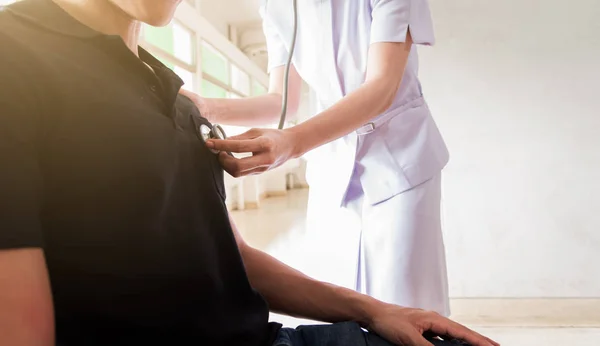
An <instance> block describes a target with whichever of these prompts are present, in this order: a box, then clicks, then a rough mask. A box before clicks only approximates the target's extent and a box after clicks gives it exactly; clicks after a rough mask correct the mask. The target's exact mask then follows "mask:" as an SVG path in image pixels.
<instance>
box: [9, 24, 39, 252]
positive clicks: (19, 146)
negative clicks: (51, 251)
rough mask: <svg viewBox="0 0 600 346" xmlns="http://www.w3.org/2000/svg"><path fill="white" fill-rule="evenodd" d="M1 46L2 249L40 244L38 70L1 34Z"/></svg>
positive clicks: (12, 42) (20, 50)
mask: <svg viewBox="0 0 600 346" xmlns="http://www.w3.org/2000/svg"><path fill="white" fill-rule="evenodd" d="M0 45H1V46H2V54H0V163H1V165H2V168H0V250H2V249H12V248H24V247H42V234H41V226H40V219H39V214H40V190H41V185H40V184H41V174H40V168H39V165H38V157H37V150H36V148H37V146H36V132H37V130H36V129H37V122H38V121H37V120H36V119H37V116H38V114H39V112H38V105H39V102H38V101H37V100H36V96H35V94H36V92H35V91H34V90H35V87H33V85H34V84H35V78H36V76H34V75H33V74H34V72H32V70H36V69H35V68H32V67H31V65H30V64H31V63H32V62H33V61H32V60H33V59H27V56H26V54H25V53H24V51H25V50H24V49H20V46H19V45H18V44H15V42H14V41H13V40H12V39H10V38H8V37H6V36H5V34H4V33H3V32H0ZM27 66H29V68H28V67H27ZM37 78H39V76H37Z"/></svg>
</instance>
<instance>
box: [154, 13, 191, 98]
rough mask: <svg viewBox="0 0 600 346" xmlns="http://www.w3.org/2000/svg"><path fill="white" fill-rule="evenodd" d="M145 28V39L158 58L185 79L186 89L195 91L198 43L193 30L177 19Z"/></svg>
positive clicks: (184, 86)
mask: <svg viewBox="0 0 600 346" xmlns="http://www.w3.org/2000/svg"><path fill="white" fill-rule="evenodd" d="M143 30H144V32H143V39H144V41H145V42H146V43H148V44H149V45H150V46H151V47H149V49H150V50H151V51H153V54H154V55H155V56H156V57H157V59H158V60H160V62H162V63H163V64H165V66H167V67H168V68H170V69H171V70H173V71H174V72H175V73H176V74H177V75H178V76H179V78H181V79H182V80H183V82H184V85H183V88H184V89H187V90H190V91H194V90H195V83H194V77H195V75H196V71H195V69H196V68H195V59H194V55H195V54H194V51H195V49H196V45H195V39H194V34H193V32H192V31H190V30H188V29H187V28H185V27H184V26H182V25H181V24H179V23H178V22H177V21H176V20H174V21H172V22H171V23H170V24H169V25H167V26H165V27H161V28H156V27H153V26H149V25H144V29H143Z"/></svg>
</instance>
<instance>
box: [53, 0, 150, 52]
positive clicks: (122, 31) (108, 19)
mask: <svg viewBox="0 0 600 346" xmlns="http://www.w3.org/2000/svg"><path fill="white" fill-rule="evenodd" d="M53 1H54V2H55V3H56V4H57V5H58V6H60V7H61V8H62V9H63V10H65V11H66V12H67V13H68V14H70V15H71V16H73V18H75V19H77V20H78V21H80V22H81V23H83V24H85V25H87V26H88V27H90V28H92V29H94V30H96V31H98V32H100V33H103V34H105V35H118V36H121V38H122V39H123V41H124V42H125V44H126V45H127V47H129V49H130V50H131V51H132V52H133V53H134V54H135V55H138V48H137V46H138V39H139V34H140V27H141V23H140V22H139V21H137V20H135V19H133V18H131V17H130V16H129V15H128V14H127V13H125V12H123V10H121V9H120V8H119V7H117V6H116V5H114V4H113V3H112V2H110V1H107V0H53Z"/></svg>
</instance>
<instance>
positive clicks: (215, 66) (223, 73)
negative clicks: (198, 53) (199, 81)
mask: <svg viewBox="0 0 600 346" xmlns="http://www.w3.org/2000/svg"><path fill="white" fill-rule="evenodd" d="M228 65H229V63H228V61H227V59H226V58H225V57H224V56H223V54H221V53H219V52H218V51H217V50H216V49H215V48H213V47H212V46H211V45H209V44H208V43H206V42H202V72H204V73H206V74H209V75H211V76H212V77H214V78H216V79H218V80H220V81H221V82H223V83H226V84H227V85H229V67H228Z"/></svg>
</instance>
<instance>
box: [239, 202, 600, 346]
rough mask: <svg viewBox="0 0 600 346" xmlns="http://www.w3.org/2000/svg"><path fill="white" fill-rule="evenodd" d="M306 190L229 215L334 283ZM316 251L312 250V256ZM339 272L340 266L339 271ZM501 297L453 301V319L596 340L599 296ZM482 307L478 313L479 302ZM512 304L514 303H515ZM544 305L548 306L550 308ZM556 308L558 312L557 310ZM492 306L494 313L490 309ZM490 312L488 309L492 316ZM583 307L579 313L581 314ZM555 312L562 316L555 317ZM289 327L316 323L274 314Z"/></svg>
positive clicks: (497, 330) (488, 330)
mask: <svg viewBox="0 0 600 346" xmlns="http://www.w3.org/2000/svg"><path fill="white" fill-rule="evenodd" d="M306 201H307V191H306V190H294V191H291V192H290V193H289V194H288V196H286V197H277V198H269V199H267V200H264V201H263V202H261V207H260V209H256V210H247V211H234V212H232V216H233V218H234V220H235V222H236V224H237V226H238V228H239V229H240V232H241V233H242V235H243V236H244V238H245V239H246V241H247V242H248V243H249V244H250V245H252V246H254V247H257V248H259V249H261V250H264V251H266V252H268V253H270V254H271V255H273V256H275V257H277V258H278V259H280V260H281V261H283V262H285V263H287V264H289V265H291V266H293V267H295V268H297V269H300V270H304V271H306V270H309V271H310V274H311V275H312V276H313V277H316V278H319V279H327V280H328V281H330V282H334V283H337V282H336V277H335V274H332V272H331V271H329V272H319V269H318V268H319V267H322V266H320V265H319V264H320V261H323V260H327V261H340V262H343V261H344V259H340V258H338V256H337V255H335V252H334V251H330V252H327V253H324V252H321V253H316V252H315V249H314V246H313V245H314V244H315V243H317V242H318V243H321V244H334V243H332V241H333V240H334V239H335V237H336V236H339V235H340V234H337V235H336V234H335V232H336V231H340V230H332V234H329V235H325V234H320V235H314V234H310V232H305V229H304V224H305V218H304V215H305V213H306ZM315 254H316V255H315ZM337 272H339V270H338V271H337ZM503 304H504V302H503V301H501V300H500V301H481V302H479V301H472V300H455V301H453V312H455V313H456V314H455V315H453V318H454V319H456V320H458V321H459V322H461V323H464V324H466V325H468V326H470V327H472V328H474V329H476V330H477V331H479V332H481V333H483V334H485V335H488V336H489V337H491V338H493V339H495V340H497V341H498V342H500V343H501V344H502V345H510V346H537V345H539V346H586V345H590V346H591V345H597V344H600V307H598V301H585V300H578V301H566V302H556V301H542V300H533V301H523V302H518V304H516V305H515V304H510V305H509V306H506V305H505V304H504V305H503ZM482 305H483V306H485V308H483V309H485V313H484V314H481V311H479V310H481V309H480V308H479V307H480V306H482ZM515 306H516V307H517V308H515ZM548 306H552V308H549V307H548ZM556 310H558V311H559V312H558V313H556V312H557V311H556ZM492 311H493V312H492ZM490 312H492V314H491V315H490ZM582 312H583V313H582ZM556 316H561V317H562V318H559V319H557V318H556ZM272 319H273V320H277V321H279V322H282V323H283V324H284V325H286V326H289V327H295V326H297V325H299V324H306V323H315V322H311V321H303V320H297V319H294V318H290V317H286V316H278V315H273V316H272Z"/></svg>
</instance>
